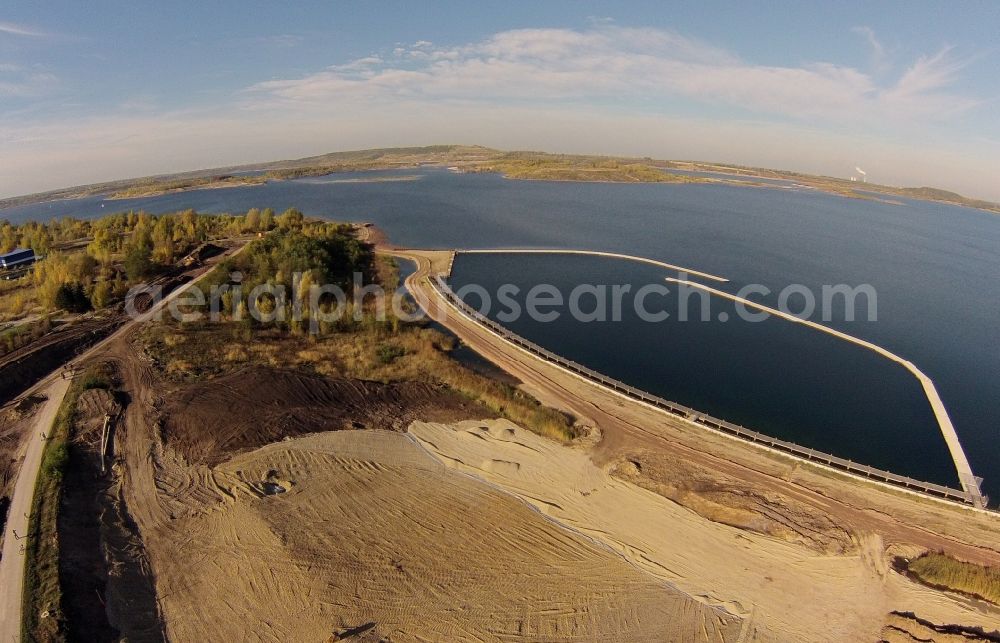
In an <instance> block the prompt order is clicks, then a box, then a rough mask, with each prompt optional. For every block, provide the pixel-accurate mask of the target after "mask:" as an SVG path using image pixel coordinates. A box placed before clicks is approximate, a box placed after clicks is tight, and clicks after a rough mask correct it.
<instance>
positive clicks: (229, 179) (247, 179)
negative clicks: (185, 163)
mask: <svg viewBox="0 0 1000 643" xmlns="http://www.w3.org/2000/svg"><path fill="white" fill-rule="evenodd" d="M266 180H267V179H266V178H265V177H263V176H229V175H225V176H213V177H203V178H193V179H174V180H162V181H160V180H155V179H146V180H144V181H142V182H140V183H137V184H135V185H132V186H130V187H127V188H124V189H121V190H117V191H115V192H112V193H111V194H109V195H108V198H109V199H135V198H139V197H144V196H154V195H157V194H164V193H166V192H179V191H181V190H195V189H205V188H226V187H237V186H241V185H259V184H261V183H264V182H265V181H266Z"/></svg>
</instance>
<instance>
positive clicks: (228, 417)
mask: <svg viewBox="0 0 1000 643" xmlns="http://www.w3.org/2000/svg"><path fill="white" fill-rule="evenodd" d="M482 417H495V414H492V413H490V412H489V411H488V410H486V409H485V408H483V407H481V406H480V405H478V404H474V403H472V402H470V401H469V400H468V399H467V398H464V397H462V396H461V395H459V394H457V393H455V392H454V391H452V390H450V389H447V388H445V387H442V386H436V385H432V384H427V383H422V382H398V383H388V384H385V383H381V382H370V381H363V380H347V379H329V378H326V377H322V376H318V375H310V374H304V373H300V372H295V371H285V370H277V369H271V368H265V367H250V368H247V369H244V370H241V371H239V372H237V373H234V374H231V375H226V376H223V377H219V378H216V379H213V380H210V381H207V382H201V383H197V384H193V385H188V386H185V387H183V388H181V389H180V390H178V391H177V392H176V393H175V394H172V395H170V396H168V398H167V400H166V402H165V404H164V406H163V410H162V415H161V427H162V428H161V432H162V437H163V439H164V442H165V444H166V445H168V446H170V447H172V448H174V449H176V450H177V451H178V452H179V453H180V454H181V455H183V456H184V458H185V459H186V460H187V461H188V462H190V463H203V464H208V465H215V464H218V463H219V462H221V461H223V460H225V459H227V458H229V457H231V456H232V455H233V454H235V453H239V452H242V451H246V450H248V449H254V448H257V447H260V446H264V445H265V444H269V443H271V442H276V441H278V440H283V439H287V438H292V437H296V436H300V435H304V434H307V433H314V432H317V431H337V430H344V429H382V430H389V431H404V430H406V427H407V426H408V425H409V424H410V423H411V422H412V421H414V420H417V419H423V420H431V421H440V422H451V421H456V420H461V419H469V418H482Z"/></svg>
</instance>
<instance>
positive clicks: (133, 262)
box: [123, 245, 153, 282]
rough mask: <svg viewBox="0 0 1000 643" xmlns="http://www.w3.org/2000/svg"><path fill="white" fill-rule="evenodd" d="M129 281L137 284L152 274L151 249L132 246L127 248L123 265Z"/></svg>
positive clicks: (144, 246) (142, 246)
mask: <svg viewBox="0 0 1000 643" xmlns="http://www.w3.org/2000/svg"><path fill="white" fill-rule="evenodd" d="M123 267H124V268H125V274H126V275H128V278H129V281H132V282H137V281H140V280H142V279H145V278H146V277H148V276H149V275H151V274H152V273H153V260H152V248H151V247H150V246H146V245H134V246H132V247H131V248H129V251H128V254H126V255H125V262H124V264H123Z"/></svg>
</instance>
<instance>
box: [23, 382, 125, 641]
mask: <svg viewBox="0 0 1000 643" xmlns="http://www.w3.org/2000/svg"><path fill="white" fill-rule="evenodd" d="M96 386H101V387H102V388H107V387H109V386H110V378H109V376H108V373H107V372H106V371H104V370H103V369H101V368H99V367H94V368H91V369H88V371H87V372H86V373H85V374H84V376H83V377H81V378H79V379H77V380H75V381H74V382H73V383H72V384H70V387H69V390H68V391H67V392H66V397H65V398H64V399H63V403H62V406H60V407H59V412H58V414H57V415H56V419H55V422H54V423H53V425H52V428H51V429H50V430H49V431H48V434H47V435H48V438H49V439H48V442H47V443H46V445H45V451H44V453H43V454H42V464H41V469H40V470H39V473H38V480H37V482H36V483H35V495H34V498H33V500H32V507H31V520H30V522H29V524H28V534H27V538H26V539H25V575H24V597H23V612H24V616H23V619H22V624H21V638H22V639H23V640H25V641H62V640H65V629H64V621H63V618H62V612H61V608H60V606H61V605H62V593H61V591H60V587H59V539H58V535H57V523H56V520H57V516H58V512H59V502H60V498H61V497H62V480H63V475H64V473H65V471H66V467H67V465H68V464H69V459H70V456H71V454H70V439H71V438H72V435H73V422H74V415H75V413H76V405H77V401H78V400H79V398H80V395H81V394H82V393H83V392H84V391H85V390H87V388H95V387H96ZM43 614H44V616H43Z"/></svg>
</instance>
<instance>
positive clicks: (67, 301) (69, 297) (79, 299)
mask: <svg viewBox="0 0 1000 643" xmlns="http://www.w3.org/2000/svg"><path fill="white" fill-rule="evenodd" d="M55 303H56V308H62V309H63V310H67V311H69V312H71V313H85V312H87V311H88V310H90V298H89V297H87V292H86V291H85V290H84V289H83V284H81V283H80V282H78V281H75V282H73V283H67V284H63V285H61V286H59V289H58V290H57V291H56V302H55Z"/></svg>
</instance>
